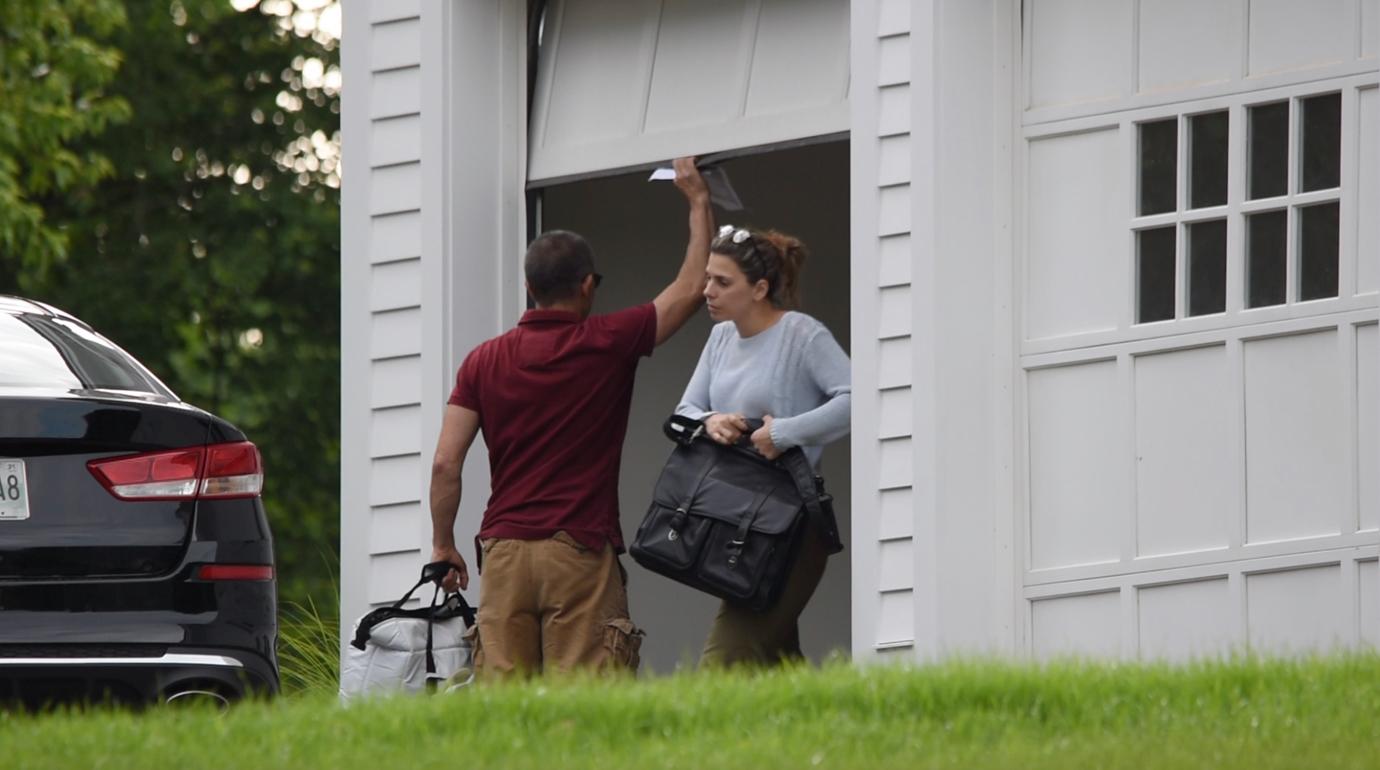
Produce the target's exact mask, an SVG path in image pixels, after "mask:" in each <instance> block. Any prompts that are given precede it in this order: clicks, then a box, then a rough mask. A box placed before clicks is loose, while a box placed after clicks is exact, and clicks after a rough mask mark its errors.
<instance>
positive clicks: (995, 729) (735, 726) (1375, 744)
mask: <svg viewBox="0 0 1380 770" xmlns="http://www.w3.org/2000/svg"><path fill="white" fill-rule="evenodd" d="M0 766H3V767H15V768H26V769H33V770H36V769H38V768H106V767H110V768H115V767H130V768H145V767H170V766H180V767H189V768H241V767H242V768H254V770H264V768H331V769H332V770H339V769H340V768H354V767H359V768H371V770H379V769H385V768H386V769H391V768H395V767H396V768H400V769H410V768H489V767H517V768H567V767H575V768H601V769H602V768H658V767H680V768H696V769H699V768H706V769H709V770H714V769H717V768H753V769H754V770H761V769H765V768H778V767H780V768H809V767H814V766H818V767H848V768H912V767H935V768H950V767H983V768H992V767H997V768H1005V767H1010V768H1070V767H1118V768H1119V767H1125V768H1185V767H1226V768H1250V769H1251V770H1258V769H1259V768H1300V767H1318V768H1337V767H1354V768H1376V767H1380V656H1373V655H1370V656H1355V657H1338V658H1328V659H1318V660H1310V661H1296V662H1285V661H1273V662H1262V661H1252V660H1240V661H1233V662H1227V663H1215V664H1201V665H1195V666H1191V667H1186V668H1170V667H1160V666H1145V665H1107V664H1102V665H1092V664H1079V663H1063V664H1057V665H1051V666H1045V667H1037V666H1032V665H1014V664H998V663H946V664H942V665H935V666H924V667H916V668H890V667H868V668H856V667H851V666H845V665H837V666H829V667H826V668H825V669H823V670H817V669H809V668H797V669H788V670H780V671H773V672H767V673H761V674H754V675H745V674H700V675H681V676H675V677H668V678H654V679H648V680H643V681H630V680H625V681H564V682H553V681H536V682H529V683H525V684H519V685H508V686H501V687H487V688H478V689H472V690H469V691H467V692H463V693H459V694H455V695H449V696H434V697H430V698H411V699H406V698H404V699H390V700H375V701H371V702H365V703H359V704H355V705H352V706H350V707H341V706H338V705H337V704H336V702H335V700H334V698H333V697H332V695H330V694H329V693H321V692H319V691H318V692H316V693H311V692H306V693H302V694H298V695H294V696H289V697H283V698H279V699H277V700H276V701H273V702H269V703H247V704H241V705H238V706H236V707H235V708H233V709H232V710H230V711H229V712H228V713H224V714H221V713H216V712H213V711H199V710H198V711H190V710H175V709H154V710H151V711H147V712H144V713H141V714H132V713H124V712H113V711H101V710H96V711H90V712H86V713H76V712H69V713H59V714H48V715H38V716H28V715H16V714H9V715H4V714H0Z"/></svg>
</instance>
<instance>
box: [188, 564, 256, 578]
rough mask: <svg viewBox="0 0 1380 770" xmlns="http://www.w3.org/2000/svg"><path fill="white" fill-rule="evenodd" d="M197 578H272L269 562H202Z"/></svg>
mask: <svg viewBox="0 0 1380 770" xmlns="http://www.w3.org/2000/svg"><path fill="white" fill-rule="evenodd" d="M196 579H197V580H272V579H273V565H271V564H203V565H201V567H200V568H198V569H197V571H196Z"/></svg>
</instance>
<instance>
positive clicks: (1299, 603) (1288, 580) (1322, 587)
mask: <svg viewBox="0 0 1380 770" xmlns="http://www.w3.org/2000/svg"><path fill="white" fill-rule="evenodd" d="M1348 595H1350V592H1349V591H1346V590H1345V587H1344V586H1343V585H1342V568H1341V567H1340V566H1338V565H1335V564H1333V565H1326V566H1320V567H1308V568H1305V569H1295V570H1285V571H1281V572H1267V573H1264V574H1259V575H1247V576H1246V612H1247V624H1248V626H1249V628H1250V641H1251V648H1252V650H1254V651H1257V652H1264V653H1269V654H1275V655H1297V654H1305V653H1309V652H1320V651H1327V650H1331V649H1334V648H1337V647H1339V646H1341V645H1343V644H1344V643H1345V642H1346V641H1347V640H1348V639H1349V638H1350V633H1349V627H1350V624H1351V618H1350V612H1349V611H1348V609H1347V607H1346V600H1345V597H1346V596H1348Z"/></svg>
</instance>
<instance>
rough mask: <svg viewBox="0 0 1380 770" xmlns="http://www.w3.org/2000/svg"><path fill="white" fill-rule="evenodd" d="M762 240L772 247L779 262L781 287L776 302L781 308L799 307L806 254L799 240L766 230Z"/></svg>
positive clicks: (776, 231) (803, 245)
mask: <svg viewBox="0 0 1380 770" xmlns="http://www.w3.org/2000/svg"><path fill="white" fill-rule="evenodd" d="M762 238H763V239H764V240H766V241H767V242H768V243H770V244H771V245H772V248H774V249H775V250H776V254H777V257H778V259H779V260H780V263H779V264H780V276H781V285H780V288H779V289H778V296H777V300H778V303H777V304H779V305H781V306H783V307H792V308H793V307H799V306H800V271H801V270H802V269H804V267H805V258H806V257H807V256H808V252H807V251H806V250H805V244H804V243H801V242H800V239H799V238H796V237H795V236H792V235H787V234H785V233H783V232H780V231H779V230H767V231H765V232H763V233H762Z"/></svg>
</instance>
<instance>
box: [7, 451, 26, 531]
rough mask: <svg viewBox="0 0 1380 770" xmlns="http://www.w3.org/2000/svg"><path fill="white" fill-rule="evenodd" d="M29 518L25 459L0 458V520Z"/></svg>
mask: <svg viewBox="0 0 1380 770" xmlns="http://www.w3.org/2000/svg"><path fill="white" fill-rule="evenodd" d="M27 518H29V487H28V481H26V480H25V478H24V461H23V460H0V521H5V520H19V519H27Z"/></svg>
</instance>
